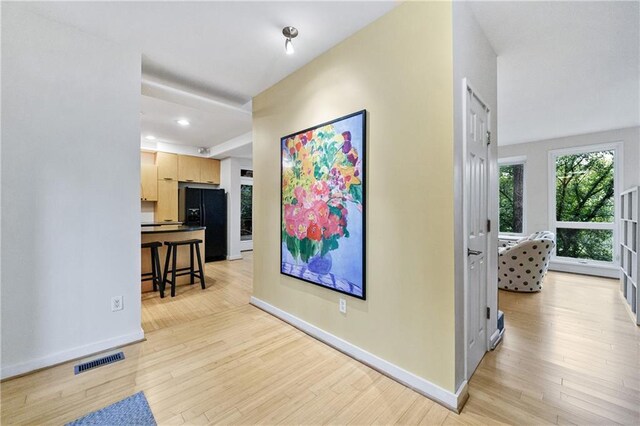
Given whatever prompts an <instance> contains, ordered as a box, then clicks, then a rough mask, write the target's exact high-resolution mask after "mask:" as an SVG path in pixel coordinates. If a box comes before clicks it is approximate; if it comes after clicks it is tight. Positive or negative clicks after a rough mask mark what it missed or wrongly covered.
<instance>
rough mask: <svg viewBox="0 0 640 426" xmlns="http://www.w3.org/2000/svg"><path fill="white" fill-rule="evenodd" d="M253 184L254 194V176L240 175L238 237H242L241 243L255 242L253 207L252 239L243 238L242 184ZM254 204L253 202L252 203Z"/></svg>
mask: <svg viewBox="0 0 640 426" xmlns="http://www.w3.org/2000/svg"><path fill="white" fill-rule="evenodd" d="M243 185H244V186H251V187H252V190H251V191H252V192H251V193H252V194H253V178H252V177H246V176H241V177H240V211H239V215H240V218H239V221H240V234H239V235H238V238H240V243H241V244H242V243H246V244H249V243H253V207H252V209H251V239H248V240H243V239H242V186H243ZM252 205H253V204H252Z"/></svg>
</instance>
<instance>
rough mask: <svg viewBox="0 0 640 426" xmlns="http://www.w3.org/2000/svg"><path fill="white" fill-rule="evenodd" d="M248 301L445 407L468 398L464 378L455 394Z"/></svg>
mask: <svg viewBox="0 0 640 426" xmlns="http://www.w3.org/2000/svg"><path fill="white" fill-rule="evenodd" d="M251 304H252V305H253V306H255V307H256V308H259V309H261V310H263V311H265V312H267V313H269V314H271V315H273V316H275V317H277V318H280V319H281V320H283V321H284V322H286V323H288V324H290V325H292V326H293V327H295V328H297V329H299V330H301V331H303V332H304V333H306V334H308V335H309V336H312V337H314V338H316V339H318V340H320V341H321V342H324V343H326V344H327V345H329V346H331V347H333V348H334V349H337V350H339V351H340V352H343V353H344V354H346V355H348V356H350V357H351V358H353V359H355V360H357V361H360V362H362V363H363V364H365V365H368V366H369V367H371V368H373V369H374V370H376V371H379V372H380V373H382V374H384V375H385V376H388V377H390V378H392V379H394V380H395V381H397V382H399V383H401V384H403V385H405V386H407V387H409V388H411V389H413V390H415V391H416V392H418V393H420V394H422V395H424V396H426V397H427V398H429V399H432V400H434V401H436V402H437V403H439V404H441V405H443V406H444V407H446V408H448V409H449V410H452V411H454V412H456V413H459V412H460V410H461V409H462V406H463V405H464V403H465V402H466V400H467V398H468V388H467V382H466V380H465V381H464V382H462V384H461V385H460V386H459V387H458V389H457V390H456V392H455V393H453V392H450V391H448V390H446V389H443V388H441V387H440V386H438V385H436V384H434V383H431V382H430V381H428V380H426V379H424V378H422V377H420V376H417V375H415V374H413V373H411V372H409V371H407V370H405V369H403V368H401V367H398V366H397V365H395V364H392V363H391V362H389V361H387V360H384V359H382V358H380V357H378V356H376V355H373V354H372V353H370V352H367V351H365V350H364V349H362V348H360V347H358V346H356V345H354V344H352V343H349V342H347V341H346V340H343V339H341V338H339V337H337V336H335V335H333V334H331V333H328V332H326V331H324V330H322V329H321V328H318V327H316V326H315V325H313V324H310V323H308V322H306V321H304V320H302V319H300V318H298V317H296V316H294V315H291V314H290V313H288V312H285V311H283V310H282V309H279V308H277V307H275V306H273V305H271V304H269V303H267V302H265V301H263V300H260V299H258V298H256V297H254V296H252V297H251Z"/></svg>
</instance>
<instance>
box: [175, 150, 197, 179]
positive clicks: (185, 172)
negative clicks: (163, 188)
mask: <svg viewBox="0 0 640 426" xmlns="http://www.w3.org/2000/svg"><path fill="white" fill-rule="evenodd" d="M178 180H179V181H180V182H200V157H192V156H190V155H178Z"/></svg>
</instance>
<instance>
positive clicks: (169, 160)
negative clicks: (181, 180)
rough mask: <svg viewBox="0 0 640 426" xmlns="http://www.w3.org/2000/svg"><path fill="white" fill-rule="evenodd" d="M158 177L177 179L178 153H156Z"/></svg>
mask: <svg viewBox="0 0 640 426" xmlns="http://www.w3.org/2000/svg"><path fill="white" fill-rule="evenodd" d="M156 164H157V166H158V179H161V180H178V155H177V154H169V153H167V152H160V151H158V153H157V154H156Z"/></svg>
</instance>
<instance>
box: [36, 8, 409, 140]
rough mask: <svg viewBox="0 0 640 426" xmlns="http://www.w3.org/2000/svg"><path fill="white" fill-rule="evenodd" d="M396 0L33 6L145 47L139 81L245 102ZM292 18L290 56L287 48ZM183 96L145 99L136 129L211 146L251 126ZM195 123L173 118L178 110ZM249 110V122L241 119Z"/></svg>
mask: <svg viewBox="0 0 640 426" xmlns="http://www.w3.org/2000/svg"><path fill="white" fill-rule="evenodd" d="M397 4H398V3H397V2H395V1H393V0H390V1H353V2H352V1H340V2H337V1H336V2H319V1H317V2H284V1H257V2H239V1H236V2H234V1H224V2H222V1H221V2H180V1H177V2H164V1H163V2H160V1H153V2H32V3H25V7H28V8H29V9H31V10H32V11H34V12H35V13H38V14H40V15H43V16H45V17H48V18H50V19H53V20H55V21H58V22H61V23H63V24H67V25H72V26H74V27H76V28H79V29H81V30H83V31H85V32H87V33H90V34H94V35H97V36H100V37H103V38H107V39H110V40H114V41H116V42H118V43H121V44H124V45H127V46H132V47H134V48H136V49H138V50H139V51H140V52H142V55H143V58H142V65H143V67H142V68H143V73H144V75H145V78H149V79H152V80H153V81H157V82H162V83H165V84H168V85H170V86H171V87H174V88H177V89H180V90H183V91H186V92H190V93H192V94H196V95H199V96H203V97H206V98H209V99H212V100H214V101H218V102H221V103H224V104H227V105H229V106H231V107H235V108H242V107H244V108H245V109H246V104H247V102H249V101H250V100H251V98H252V97H253V96H255V95H257V94H259V93H260V92H262V91H263V90H265V89H267V88H269V87H271V86H272V85H273V84H275V83H276V82H278V81H280V80H281V79H283V78H284V77H285V76H287V75H289V74H290V73H292V72H293V71H295V70H296V69H298V68H300V67H301V66H302V65H304V64H306V63H307V62H309V61H311V60H312V59H313V58H315V57H316V56H318V55H320V54H321V53H322V52H324V51H326V50H328V49H329V48H331V47H333V46H334V45H336V44H337V43H339V42H340V41H342V40H343V39H345V38H347V37H348V36H350V35H351V34H353V33H355V32H356V31H357V30H359V29H360V28H362V27H364V26H366V25H367V24H369V23H370V22H372V21H374V20H375V19H377V18H379V17H380V16H382V15H384V14H385V13H387V12H388V11H390V10H391V9H392V8H393V7H395V6H396V5H397ZM287 25H293V26H295V27H297V28H298V30H299V31H300V35H299V36H298V37H297V38H296V39H294V46H295V49H296V53H295V54H294V55H291V56H289V55H286V54H285V53H284V41H285V39H284V37H283V36H282V28H283V27H284V26H287ZM181 99H182V98H181V97H173V99H171V100H169V99H168V98H167V97H160V99H156V100H154V99H151V98H149V97H143V99H142V112H143V114H144V115H141V117H142V132H143V134H145V133H153V134H154V135H155V136H156V137H158V139H159V140H162V141H163V142H166V143H175V144H182V145H192V146H207V147H212V146H215V145H217V144H220V143H222V142H224V141H225V140H227V139H230V138H233V137H235V136H238V135H241V134H243V133H246V132H248V131H250V130H251V117H250V115H248V116H247V115H246V114H242V112H241V111H237V110H236V111H234V110H231V109H226V110H225V108H218V110H217V111H216V110H213V109H211V108H209V109H208V110H207V111H197V110H196V109H197V108H199V107H195V109H194V106H193V104H189V103H188V102H187V104H189V106H185V105H184V102H182V101H181ZM178 116H185V117H187V118H189V119H190V120H192V121H193V125H192V126H190V127H189V128H181V127H179V126H176V125H175V122H174V120H175V117H178ZM247 117H248V119H247Z"/></svg>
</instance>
